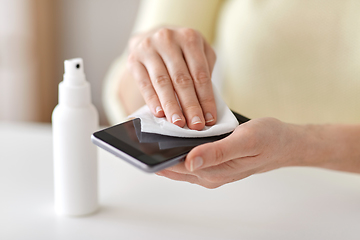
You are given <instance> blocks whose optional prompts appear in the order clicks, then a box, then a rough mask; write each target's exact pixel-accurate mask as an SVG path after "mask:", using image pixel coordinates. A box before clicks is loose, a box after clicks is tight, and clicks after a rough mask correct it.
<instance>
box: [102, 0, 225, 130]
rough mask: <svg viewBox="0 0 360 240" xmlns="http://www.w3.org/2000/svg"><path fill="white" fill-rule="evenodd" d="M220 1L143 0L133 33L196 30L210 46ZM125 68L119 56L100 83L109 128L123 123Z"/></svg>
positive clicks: (122, 58)
mask: <svg viewBox="0 0 360 240" xmlns="http://www.w3.org/2000/svg"><path fill="white" fill-rule="evenodd" d="M222 2H223V0H171V1H169V0H143V1H141V3H140V7H139V11H138V16H137V19H136V22H135V26H134V29H133V33H137V32H143V31H148V30H151V29H153V28H156V27H159V26H181V27H189V28H194V29H196V30H198V31H199V32H200V33H201V34H202V35H203V36H204V38H205V39H206V40H207V41H208V42H209V43H212V42H213V40H214V33H215V28H216V21H217V15H218V13H219V10H220V6H221V4H222ZM125 65H126V53H123V54H122V55H121V56H120V57H119V58H117V59H115V61H114V62H113V63H112V65H111V66H110V69H109V71H108V73H107V75H106V77H105V80H104V86H103V103H104V110H105V113H106V115H107V118H108V121H109V123H110V124H111V125H113V124H116V123H119V122H122V121H124V120H126V113H125V111H124V108H123V106H122V104H121V101H120V98H119V97H118V86H119V81H120V79H121V78H120V76H121V74H122V73H123V71H124V70H125V67H126V66H125Z"/></svg>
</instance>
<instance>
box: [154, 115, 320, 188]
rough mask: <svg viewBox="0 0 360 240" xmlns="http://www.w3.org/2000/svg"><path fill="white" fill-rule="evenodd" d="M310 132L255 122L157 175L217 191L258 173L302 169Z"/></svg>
mask: <svg viewBox="0 0 360 240" xmlns="http://www.w3.org/2000/svg"><path fill="white" fill-rule="evenodd" d="M307 132H308V131H307V130H306V127H304V126H299V125H292V124H287V123H283V122H281V121H279V120H277V119H274V118H260V119H254V120H251V121H249V122H247V123H244V124H242V125H240V126H239V127H237V128H236V129H235V131H234V132H233V133H232V134H231V135H230V136H228V137H226V138H224V139H222V140H220V141H217V142H213V143H207V144H204V145H200V146H198V147H196V148H194V149H193V150H192V151H190V153H189V154H188V155H187V157H186V160H185V162H183V163H180V164H178V165H176V166H174V167H171V168H168V169H166V170H163V171H161V172H158V173H157V174H158V175H161V176H165V177H168V178H170V179H174V180H179V181H187V182H190V183H195V184H199V185H201V186H204V187H207V188H216V187H219V186H221V185H223V184H226V183H230V182H234V181H237V180H240V179H243V178H246V177H248V176H250V175H252V174H255V173H261V172H266V171H269V170H272V169H276V168H280V167H284V166H292V165H303V164H304V159H306V157H307V156H306V155H307V151H305V149H306V150H308V149H309V148H308V147H306V146H308V145H306V146H305V144H311V138H310V139H308V138H307V136H308V134H307ZM318 164H319V163H318ZM314 165H316V164H315V163H314Z"/></svg>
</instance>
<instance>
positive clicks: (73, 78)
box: [64, 58, 85, 85]
mask: <svg viewBox="0 0 360 240" xmlns="http://www.w3.org/2000/svg"><path fill="white" fill-rule="evenodd" d="M64 67H65V73H64V81H65V82H66V83H67V84H71V85H81V84H83V83H84V82H85V74H84V63H83V60H82V58H73V59H69V60H65V62H64Z"/></svg>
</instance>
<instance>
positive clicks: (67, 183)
mask: <svg viewBox="0 0 360 240" xmlns="http://www.w3.org/2000/svg"><path fill="white" fill-rule="evenodd" d="M64 65H65V73H64V79H63V81H62V82H61V83H60V84H59V104H58V105H57V106H56V107H55V109H54V111H53V114H52V127H53V150H54V151H53V154H54V188H55V211H56V213H57V214H59V215H68V216H81V215H86V214H90V213H93V212H95V211H96V210H97V208H98V182H97V149H96V146H95V145H93V144H92V143H91V134H92V133H93V132H95V131H96V130H97V129H98V125H99V117H98V113H97V111H96V108H95V107H94V105H93V104H92V103H91V93H90V84H89V83H88V82H87V81H86V79H85V74H84V64H83V60H82V59H81V58H76V59H70V60H66V61H65V63H64Z"/></svg>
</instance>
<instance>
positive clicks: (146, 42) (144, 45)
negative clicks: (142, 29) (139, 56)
mask: <svg viewBox="0 0 360 240" xmlns="http://www.w3.org/2000/svg"><path fill="white" fill-rule="evenodd" d="M139 48H140V49H142V50H148V49H151V48H152V40H151V37H145V38H144V39H143V40H142V41H141V43H140V44H139Z"/></svg>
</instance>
